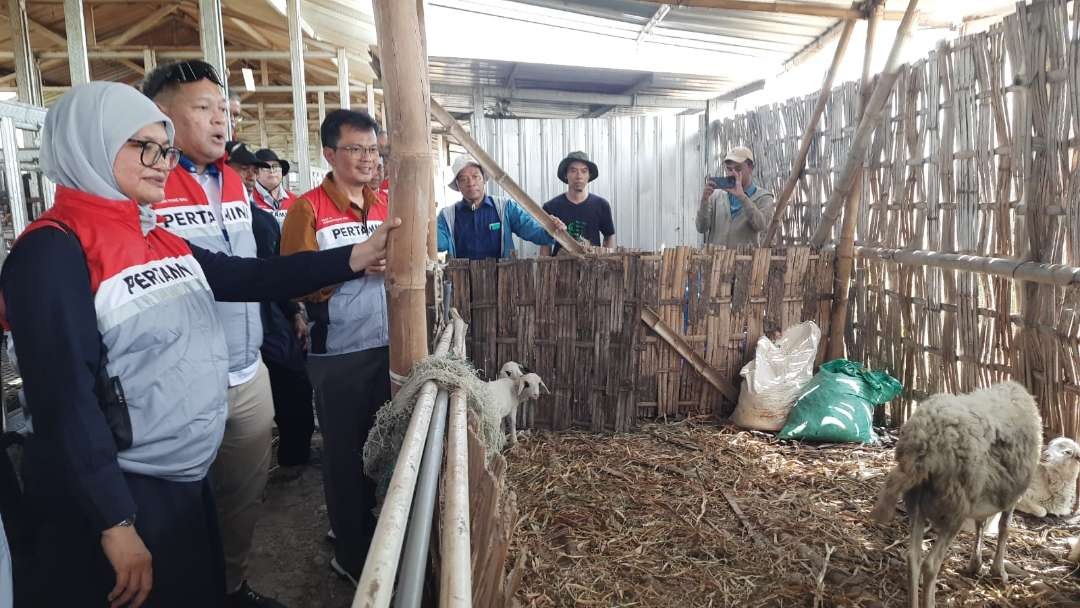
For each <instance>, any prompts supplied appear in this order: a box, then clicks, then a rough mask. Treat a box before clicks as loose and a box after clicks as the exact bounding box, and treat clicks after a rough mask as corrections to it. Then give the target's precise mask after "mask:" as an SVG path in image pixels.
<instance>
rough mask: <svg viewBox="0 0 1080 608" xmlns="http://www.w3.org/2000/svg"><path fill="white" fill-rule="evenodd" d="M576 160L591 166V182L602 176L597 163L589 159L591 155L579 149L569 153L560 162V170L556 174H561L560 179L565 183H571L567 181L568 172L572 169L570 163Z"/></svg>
mask: <svg viewBox="0 0 1080 608" xmlns="http://www.w3.org/2000/svg"><path fill="white" fill-rule="evenodd" d="M575 161H576V162H579V163H585V166H586V167H588V168H589V181H590V182H591V181H593V180H594V179H596V178H597V177H599V176H600V170H599V169H598V168H597V167H596V163H594V162H592V161H591V160H589V155H588V154H585V153H584V152H581V151H577V152H571V153H570V154H567V155H566V158H564V159H562V162H560V163H559V170H558V171H557V172H556V175H558V176H559V181H561V182H562V183H564V184H568V183H570V182H568V181H566V172H567V171H568V170H569V169H570V163H572V162H575Z"/></svg>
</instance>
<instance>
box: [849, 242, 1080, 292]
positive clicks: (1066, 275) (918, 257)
mask: <svg viewBox="0 0 1080 608" xmlns="http://www.w3.org/2000/svg"><path fill="white" fill-rule="evenodd" d="M855 255H856V256H858V257H860V258H871V259H875V260H882V261H885V262H894V263H897V264H907V265H910V266H929V267H930V268H941V269H942V270H960V271H964V272H974V273H977V274H987V275H991V276H997V277H1005V278H1007V279H1013V280H1014V281H1028V282H1031V283H1040V284H1043V285H1057V286H1059V287H1069V286H1073V285H1080V266H1068V265H1065V264H1047V263H1042V262H1032V261H1029V260H1017V259H1010V258H992V257H986V256H979V255H964V254H960V253H939V252H936V251H925V250H923V249H887V248H884V247H862V246H858V247H855Z"/></svg>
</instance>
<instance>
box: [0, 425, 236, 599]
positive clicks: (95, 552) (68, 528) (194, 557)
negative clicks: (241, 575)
mask: <svg viewBox="0 0 1080 608" xmlns="http://www.w3.org/2000/svg"><path fill="white" fill-rule="evenodd" d="M31 443H32V442H31ZM27 447H28V450H27V460H26V462H24V464H25V465H26V466H25V467H24V480H25V485H26V499H27V501H28V505H27V506H28V507H29V509H28V510H29V512H30V513H31V514H32V515H31V525H32V526H33V528H32V536H33V545H32V548H31V549H32V550H31V553H30V555H29V556H28V559H29V562H30V563H29V566H30V568H29V571H30V572H31V580H30V581H26V580H23V581H19V580H16V581H15V586H16V588H17V593H18V588H19V587H20V585H26V586H24V587H23V589H22V590H23V591H24V592H27V594H26V595H24V594H23V593H18V595H19V597H21V598H28V599H29V601H28V602H27V605H28V606H34V607H37V606H41V607H49V608H51V607H53V606H57V607H64V608H67V607H70V608H79V607H82V606H87V607H93V608H99V607H102V606H107V605H108V602H107V601H106V596H107V595H108V593H109V591H111V590H112V588H113V586H114V585H115V584H116V576H115V573H114V572H113V569H112V566H111V565H110V564H109V561H108V559H106V557H105V553H104V552H103V551H102V549H101V534H100V531H98V530H95V529H93V528H92V527H91V525H90V523H89V522H88V521H87V520H86V519H85V518H84V517H83V516H82V515H81V514H80V512H79V510H78V509H77V507H76V505H75V504H74V501H72V500H65V499H64V497H63V495H62V493H59V492H57V491H56V487H57V484H55V479H48V478H42V477H41V475H40V474H41V473H42V472H43V471H41V470H40V469H39V470H38V471H35V466H34V461H35V460H38V459H36V458H34V456H35V455H34V454H33V446H32V445H28V446H27ZM124 477H125V478H126V479H127V484H128V488H129V489H130V491H131V494H132V496H133V497H134V499H135V504H136V505H138V516H137V518H136V521H135V529H136V531H138V533H139V536H140V537H141V538H142V541H143V543H144V544H146V548H147V549H148V550H149V551H150V555H151V558H152V560H153V570H154V586H153V590H152V591H151V593H150V596H149V598H148V599H147V602H146V604H144V606H146V607H148V608H161V607H167V608H172V607H177V608H180V607H185V608H187V607H193V606H200V607H202V606H207V607H218V606H223V605H224V603H225V558H224V556H223V554H222V548H221V535H220V532H219V530H218V524H217V513H216V511H215V509H214V497H213V493H212V492H211V490H210V484H209V482H208V480H206V479H204V480H202V481H195V482H176V481H167V480H164V479H158V478H156V477H146V476H143V475H134V474H125V475H124ZM20 608H21V604H20Z"/></svg>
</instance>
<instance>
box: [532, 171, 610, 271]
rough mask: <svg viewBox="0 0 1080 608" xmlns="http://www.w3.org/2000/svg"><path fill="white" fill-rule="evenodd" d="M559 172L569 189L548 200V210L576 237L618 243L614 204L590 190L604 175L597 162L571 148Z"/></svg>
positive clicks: (557, 173)
mask: <svg viewBox="0 0 1080 608" xmlns="http://www.w3.org/2000/svg"><path fill="white" fill-rule="evenodd" d="M556 175H558V176H559V180H560V181H561V182H562V183H564V184H566V185H567V189H566V193H565V194H560V195H559V196H556V197H555V198H553V199H551V200H550V201H548V202H546V203H544V211H547V212H548V213H550V214H551V215H553V216H555V217H557V218H559V219H560V220H562V221H563V223H565V224H566V230H567V232H569V233H570V236H572V237H574V238H575V239H584V240H587V241H589V244H591V245H593V246H594V247H599V246H601V245H603V246H604V247H614V246H615V224H614V223H613V222H612V220H611V204H610V203H608V202H607V200H606V199H603V198H601V197H599V196H597V195H595V194H591V193H590V192H589V183H590V182H592V181H593V180H594V179H596V178H597V177H598V176H599V175H600V171H599V169H597V167H596V163H594V162H592V161H591V160H589V157H588V155H586V154H585V153H584V152H580V151H578V152H571V153H570V154H567V155H566V158H564V159H562V162H560V163H559V168H558V170H557V171H556ZM601 236H603V240H601ZM559 249H560V247H559V245H558V243H556V244H555V248H554V249H553V250H552V254H558V253H559Z"/></svg>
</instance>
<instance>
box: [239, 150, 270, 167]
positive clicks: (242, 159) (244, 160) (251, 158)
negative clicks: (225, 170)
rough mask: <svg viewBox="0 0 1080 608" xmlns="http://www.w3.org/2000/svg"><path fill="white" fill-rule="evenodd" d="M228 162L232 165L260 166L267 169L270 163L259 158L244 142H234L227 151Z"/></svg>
mask: <svg viewBox="0 0 1080 608" xmlns="http://www.w3.org/2000/svg"><path fill="white" fill-rule="evenodd" d="M229 162H230V163H231V164H234V165H241V166H251V165H254V166H256V167H262V168H264V169H269V168H270V165H269V164H267V163H266V162H265V161H262V160H260V159H259V158H258V157H256V156H255V155H254V154H252V153H251V150H248V148H247V146H245V145H244V144H236V145H235V146H233V148H232V150H231V151H230V152H229Z"/></svg>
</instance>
